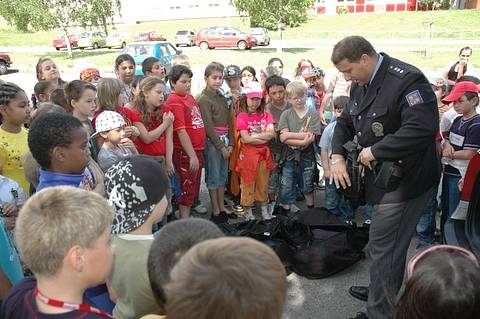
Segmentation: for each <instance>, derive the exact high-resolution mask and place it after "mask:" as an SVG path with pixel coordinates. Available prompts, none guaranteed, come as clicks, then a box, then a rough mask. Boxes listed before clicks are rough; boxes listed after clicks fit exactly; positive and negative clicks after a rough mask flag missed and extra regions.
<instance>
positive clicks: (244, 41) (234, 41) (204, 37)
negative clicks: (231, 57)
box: [195, 26, 257, 50]
mask: <svg viewBox="0 0 480 319" xmlns="http://www.w3.org/2000/svg"><path fill="white" fill-rule="evenodd" d="M195 44H196V45H197V46H198V47H200V49H202V50H207V49H214V48H218V47H222V48H239V49H241V50H245V49H251V48H253V47H254V46H256V45H257V43H256V40H255V38H254V37H253V36H252V35H251V34H247V33H245V32H242V31H240V30H238V29H236V28H233V27H225V26H216V27H210V28H204V29H201V30H200V31H199V32H198V33H197V39H196V40H195Z"/></svg>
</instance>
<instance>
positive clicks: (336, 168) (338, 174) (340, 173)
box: [330, 154, 352, 189]
mask: <svg viewBox="0 0 480 319" xmlns="http://www.w3.org/2000/svg"><path fill="white" fill-rule="evenodd" d="M332 182H335V186H336V187H337V189H339V188H340V187H342V188H343V189H346V188H347V187H349V186H351V185H352V183H351V182H350V177H349V176H348V171H347V163H346V162H345V158H344V157H343V156H342V155H339V154H333V155H332V163H331V164H330V184H331V183H332Z"/></svg>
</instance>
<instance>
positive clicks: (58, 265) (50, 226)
mask: <svg viewBox="0 0 480 319" xmlns="http://www.w3.org/2000/svg"><path fill="white" fill-rule="evenodd" d="M79 125H81V124H80V123H79ZM111 225H112V208H111V207H110V205H108V203H107V201H106V200H105V199H103V198H102V197H101V196H99V195H97V194H94V193H92V192H88V191H85V190H81V189H77V188H73V187H67V186H62V187H54V188H50V189H46V190H44V191H42V192H39V193H37V194H35V195H34V196H32V197H31V198H30V199H29V200H28V201H27V203H26V204H25V205H24V207H23V208H22V210H21V211H20V213H19V216H18V221H17V227H16V232H15V239H16V242H17V244H18V248H19V252H20V255H21V257H22V260H23V261H24V262H25V264H26V266H27V267H29V269H30V270H31V271H32V272H33V273H34V274H35V277H28V278H25V279H23V280H22V281H19V282H18V283H17V284H16V285H15V286H14V287H13V288H12V289H11V291H10V294H9V296H8V297H7V298H6V300H4V301H3V303H2V309H1V311H0V317H1V318H4V319H14V318H15V319H16V318H80V317H81V318H85V319H100V318H109V316H108V314H106V313H104V312H103V311H101V310H99V309H97V308H95V307H94V306H93V304H92V303H91V301H90V300H88V299H87V298H85V297H84V292H85V290H86V289H87V288H90V287H94V286H96V285H98V284H100V283H103V282H105V279H106V278H107V276H108V274H109V273H110V269H111V265H112V258H113V256H112V250H111V247H110V231H111ZM110 318H111V317H110Z"/></svg>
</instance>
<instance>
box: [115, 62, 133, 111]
mask: <svg viewBox="0 0 480 319" xmlns="http://www.w3.org/2000/svg"><path fill="white" fill-rule="evenodd" d="M115 74H116V75H117V77H118V79H119V80H120V81H121V83H122V92H123V95H122V98H123V100H122V102H121V103H120V104H119V105H125V104H127V103H128V101H129V100H130V97H131V95H132V91H131V89H130V82H132V79H133V77H134V76H135V60H134V59H133V57H132V56H131V55H129V54H120V55H119V56H117V58H116V59H115Z"/></svg>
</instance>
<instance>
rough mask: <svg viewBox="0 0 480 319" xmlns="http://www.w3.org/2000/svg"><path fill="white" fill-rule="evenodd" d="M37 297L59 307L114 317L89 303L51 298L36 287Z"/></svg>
mask: <svg viewBox="0 0 480 319" xmlns="http://www.w3.org/2000/svg"><path fill="white" fill-rule="evenodd" d="M35 297H37V298H38V300H40V301H41V302H43V303H44V304H46V305H49V306H52V307H57V308H64V309H70V310H78V311H81V312H86V313H94V314H96V315H99V316H101V317H104V318H113V317H112V316H110V315H109V314H108V313H106V312H105V311H103V310H100V309H98V308H95V307H92V306H90V305H87V304H84V303H82V304H77V303H68V302H64V301H61V300H56V299H50V298H48V297H47V296H45V295H43V294H42V293H41V292H40V290H38V288H35Z"/></svg>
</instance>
